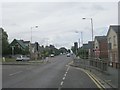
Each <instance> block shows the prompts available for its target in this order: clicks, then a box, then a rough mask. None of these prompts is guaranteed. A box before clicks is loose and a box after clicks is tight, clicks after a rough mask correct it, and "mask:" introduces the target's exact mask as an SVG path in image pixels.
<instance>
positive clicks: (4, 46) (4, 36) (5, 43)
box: [0, 28, 10, 56]
mask: <svg viewBox="0 0 120 90" xmlns="http://www.w3.org/2000/svg"><path fill="white" fill-rule="evenodd" d="M0 30H1V32H2V55H3V56H4V55H7V54H9V53H10V52H9V47H8V46H9V42H8V34H7V33H6V32H5V31H4V29H3V28H0Z"/></svg>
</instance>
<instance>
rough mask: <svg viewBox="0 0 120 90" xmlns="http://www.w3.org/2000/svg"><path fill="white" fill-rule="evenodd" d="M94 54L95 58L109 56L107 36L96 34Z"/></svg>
mask: <svg viewBox="0 0 120 90" xmlns="http://www.w3.org/2000/svg"><path fill="white" fill-rule="evenodd" d="M94 55H95V58H104V59H105V58H108V44H107V36H95V39H94Z"/></svg>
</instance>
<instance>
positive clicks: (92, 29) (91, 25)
mask: <svg viewBox="0 0 120 90" xmlns="http://www.w3.org/2000/svg"><path fill="white" fill-rule="evenodd" d="M82 19H84V20H85V19H90V21H91V32H92V57H93V19H92V18H82Z"/></svg>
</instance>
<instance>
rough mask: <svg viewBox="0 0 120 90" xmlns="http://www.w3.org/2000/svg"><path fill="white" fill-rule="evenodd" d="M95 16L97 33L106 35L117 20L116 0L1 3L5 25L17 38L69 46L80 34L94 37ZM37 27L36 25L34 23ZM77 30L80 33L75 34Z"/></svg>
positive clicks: (88, 37) (86, 38)
mask: <svg viewBox="0 0 120 90" xmlns="http://www.w3.org/2000/svg"><path fill="white" fill-rule="evenodd" d="M83 17H86V18H92V19H93V26H94V36H97V35H106V34H107V31H108V28H109V26H110V25H114V24H117V23H118V3H117V2H16V3H15V2H9V3H8V2H5V3H2V27H3V28H4V29H5V31H6V32H7V33H8V35H9V42H11V41H12V40H13V39H14V38H16V39H23V40H29V41H30V40H31V27H32V42H35V41H37V42H39V44H40V45H49V44H53V45H55V46H56V47H61V46H65V47H67V48H70V47H71V46H72V45H73V43H74V42H75V41H78V39H79V38H80V37H81V35H80V32H81V31H82V32H83V42H84V43H87V42H88V41H90V40H91V23H90V19H86V20H83V19H82V18H83ZM36 25H37V26H38V28H35V26H36ZM76 31H77V32H78V33H76Z"/></svg>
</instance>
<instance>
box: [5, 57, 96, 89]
mask: <svg viewBox="0 0 120 90" xmlns="http://www.w3.org/2000/svg"><path fill="white" fill-rule="evenodd" d="M72 60H73V59H72V57H67V56H66V55H61V56H56V57H53V58H49V62H48V63H44V64H43V63H42V64H35V65H34V64H32V65H3V88H59V90H60V89H62V88H98V87H97V85H96V84H95V83H94V82H93V80H92V79H91V78H90V77H89V76H88V75H87V74H86V73H85V72H83V71H82V70H79V69H77V68H76V67H72V66H69V64H70V63H71V62H72Z"/></svg>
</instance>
